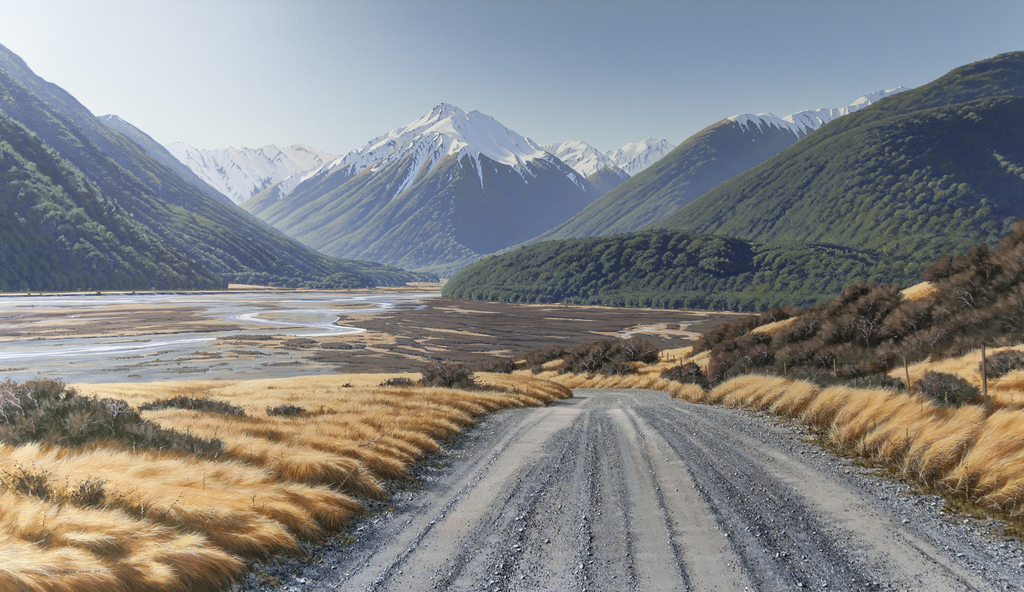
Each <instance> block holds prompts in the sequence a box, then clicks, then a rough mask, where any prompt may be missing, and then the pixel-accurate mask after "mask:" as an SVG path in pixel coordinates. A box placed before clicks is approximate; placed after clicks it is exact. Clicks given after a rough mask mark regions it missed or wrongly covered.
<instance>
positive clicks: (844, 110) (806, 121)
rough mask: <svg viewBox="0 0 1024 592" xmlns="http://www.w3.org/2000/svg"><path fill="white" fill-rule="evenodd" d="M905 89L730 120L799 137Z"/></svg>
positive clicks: (750, 126)
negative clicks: (835, 104) (781, 114)
mask: <svg viewBox="0 0 1024 592" xmlns="http://www.w3.org/2000/svg"><path fill="white" fill-rule="evenodd" d="M905 90H907V89H906V88H905V87H902V86H898V87H896V88H892V89H889V90H880V91H877V92H873V93H871V94H867V95H864V96H862V97H860V98H858V99H857V100H856V101H854V102H852V103H850V104H849V105H848V106H846V107H840V108H838V109H809V110H807V111H798V112H796V113H793V114H791V115H787V116H785V117H777V116H775V115H773V114H771V113H741V114H739V115H733V116H732V117H729V120H731V121H734V122H736V123H738V124H739V126H740V128H741V129H742V130H743V131H746V132H749V131H752V130H753V129H754V128H756V129H757V130H758V131H760V132H763V131H764V129H762V126H765V127H766V128H776V129H779V130H787V131H790V132H792V133H793V134H795V135H796V136H797V137H798V138H802V137H804V136H806V135H807V134H809V133H811V132H813V131H814V130H816V129H818V128H820V127H821V126H823V125H825V124H826V123H828V122H830V121H832V120H834V119H837V118H839V117H842V116H843V115H849V114H850V113H853V112H855V111H860V110H861V109H863V108H864V107H867V106H868V105H871V104H872V103H875V102H876V101H878V100H880V99H884V98H885V97H888V96H890V95H895V94H898V93H901V92H903V91H905Z"/></svg>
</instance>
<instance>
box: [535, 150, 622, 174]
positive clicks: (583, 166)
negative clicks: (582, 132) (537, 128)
mask: <svg viewBox="0 0 1024 592" xmlns="http://www.w3.org/2000/svg"><path fill="white" fill-rule="evenodd" d="M541 147H542V148H544V149H545V150H547V151H548V152H550V153H551V154H554V155H555V156H556V157H557V158H558V160H561V161H562V162H564V163H565V164H567V165H569V166H571V167H572V168H574V169H576V171H577V172H579V174H581V175H583V176H584V177H589V176H590V175H593V174H594V173H596V172H598V171H600V170H602V169H605V168H609V169H616V168H618V165H616V164H615V161H614V160H612V159H610V158H608V156H606V155H605V154H604V153H603V152H601V151H599V150H598V149H597V148H594V147H593V146H591V145H590V144H587V143H586V142H580V141H569V142H561V143H559V144H542V145H541Z"/></svg>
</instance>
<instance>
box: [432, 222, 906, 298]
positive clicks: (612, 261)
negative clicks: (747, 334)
mask: <svg viewBox="0 0 1024 592" xmlns="http://www.w3.org/2000/svg"><path fill="white" fill-rule="evenodd" d="M893 277H896V278H898V280H899V281H903V282H910V281H914V277H913V275H912V274H907V273H906V272H905V271H904V270H902V269H900V267H899V265H897V264H894V263H893V262H891V261H889V260H888V259H886V258H884V257H883V258H878V257H877V256H876V255H875V254H873V253H866V252H861V251H856V250H854V249H849V248H843V247H834V246H828V245H808V244H758V243H751V242H747V241H743V240H738V239H731V238H725V237H717V236H706V235H696V234H692V233H688V232H678V231H667V230H658V231H645V232H638V233H633V234H621V235H615V236H609V237H601V238H586V239H568V240H564V241H547V242H543V243H537V244H535V245H530V246H528V247H523V248H520V249H517V250H516V251H513V252H510V253H505V254H502V255H495V256H492V257H487V258H485V259H481V260H480V261H477V262H475V263H473V264H472V265H470V266H468V267H466V268H465V269H463V270H462V271H460V272H459V273H458V274H456V275H455V276H454V277H452V278H451V279H450V280H449V281H448V283H447V284H445V286H444V291H443V294H444V296H447V297H449V298H466V299H473V300H494V301H502V302H538V303H550V302H563V303H568V304H596V305H606V306H653V307H659V308H705V309H729V310H764V309H767V308H769V307H772V306H778V305H782V304H791V305H811V304H816V303H818V302H821V301H822V300H825V299H827V298H829V297H831V296H832V295H834V294H836V293H838V292H839V291H841V290H842V289H843V288H844V287H845V286H847V285H849V284H850V283H853V282H857V281H866V280H871V281H888V280H889V279H890V278H893Z"/></svg>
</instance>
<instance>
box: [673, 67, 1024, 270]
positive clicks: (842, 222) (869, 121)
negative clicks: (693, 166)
mask: <svg viewBox="0 0 1024 592" xmlns="http://www.w3.org/2000/svg"><path fill="white" fill-rule="evenodd" d="M1022 137H1024V53H1013V54H1005V55H1001V56H998V57H996V58H993V59H991V60H986V61H983V62H978V63H975V64H971V65H968V66H964V67H963V68H959V69H957V70H954V71H953V72H951V73H950V74H948V75H946V76H943V77H942V78H940V79H938V80H936V81H935V82H932V83H930V84H928V85H926V86H923V87H920V88H918V89H914V90H910V91H907V92H904V93H902V94H900V95H897V96H895V97H890V98H888V99H886V100H885V101H882V102H880V103H878V104H876V105H872V106H871V107H868V108H866V109H864V110H863V111H859V112H857V113H853V114H851V115H848V116H846V117H843V118H840V119H838V120H836V121H834V122H832V123H830V124H829V125H826V126H825V127H823V128H822V129H820V130H818V131H817V132H815V133H813V134H811V135H809V136H808V137H807V138H805V139H804V140H802V141H801V142H799V143H797V144H796V145H794V146H793V147H791V148H789V149H788V150H786V151H785V152H782V153H781V154H779V155H778V156H776V157H774V158H771V159H769V160H767V161H765V162H764V163H763V164H761V165H760V166H757V167H755V168H753V169H751V170H750V171H748V172H746V173H743V174H741V175H738V176H737V177H734V178H733V179H730V180H729V181H727V182H725V183H723V184H721V185H720V186H718V187H716V188H714V189H712V190H711V191H709V192H708V193H706V194H705V195H704V196H702V197H701V198H700V199H698V200H696V201H694V202H692V203H691V204H689V205H688V206H685V207H684V208H682V209H680V210H679V211H678V212H677V213H675V214H674V215H672V216H669V217H667V218H665V219H663V220H661V221H660V222H657V223H655V225H654V227H658V228H671V229H675V230H687V231H690V232H700V233H713V234H716V235H722V236H734V237H738V238H742V239H745V240H751V241H761V242H775V241H807V242H823V243H830V244H839V245H844V246H848V247H853V248H857V249H864V250H871V251H875V252H879V253H884V254H886V255H888V256H891V257H897V258H901V259H903V260H905V261H906V262H907V265H908V266H910V267H911V268H913V269H915V270H922V269H924V267H926V266H927V265H928V263H930V262H931V261H933V260H934V259H936V258H938V257H939V256H941V255H943V254H946V253H951V254H956V253H962V252H964V251H965V250H967V249H968V248H970V247H971V246H973V245H975V244H979V243H988V244H993V243H995V242H996V241H997V240H998V239H999V237H1001V236H1003V235H1004V234H1006V233H1007V232H1008V231H1009V228H1010V225H1011V224H1012V223H1013V221H1014V220H1016V219H1018V218H1020V217H1022V216H1024V199H1022V197H1024V142H1022V141H1021V138H1022ZM893 280H895V278H893Z"/></svg>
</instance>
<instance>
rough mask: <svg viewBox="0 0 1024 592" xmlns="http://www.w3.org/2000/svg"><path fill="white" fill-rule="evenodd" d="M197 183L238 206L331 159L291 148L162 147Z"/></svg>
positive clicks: (317, 152) (313, 150)
mask: <svg viewBox="0 0 1024 592" xmlns="http://www.w3.org/2000/svg"><path fill="white" fill-rule="evenodd" d="M165 148H167V150H168V151H169V152H170V153H171V154H173V155H174V157H175V158H177V159H178V160H179V161H181V162H182V163H183V164H185V166H187V167H188V168H189V169H191V170H192V172H194V173H195V174H196V175H197V176H199V178H200V179H202V180H203V181H206V182H207V183H209V184H210V185H212V186H213V187H214V188H216V189H217V190H218V191H220V192H221V193H223V194H224V195H226V196H228V197H230V198H231V201H233V202H235V203H241V202H243V201H245V200H247V199H249V198H250V197H252V196H253V195H256V194H257V193H259V192H261V191H263V190H264V189H266V188H267V187H270V186H271V185H273V184H275V183H277V182H278V181H281V180H282V179H284V178H286V177H288V176H290V175H293V174H295V173H301V172H304V171H309V170H310V169H315V168H317V167H319V166H320V165H322V164H323V163H324V162H327V161H330V160H333V159H334V158H335V155H333V154H328V153H326V152H322V151H320V150H317V149H316V148H310V147H309V146H304V145H302V144H292V145H291V146H287V147H284V148H280V147H278V146H275V145H273V144H269V145H267V146H263V147H262V148H231V147H228V148H217V149H213V150H206V149H199V148H194V147H192V146H189V145H188V144H185V143H183V142H173V143H171V144H167V145H166V146H165Z"/></svg>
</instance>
